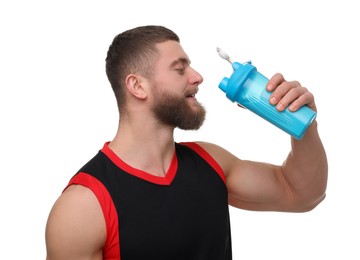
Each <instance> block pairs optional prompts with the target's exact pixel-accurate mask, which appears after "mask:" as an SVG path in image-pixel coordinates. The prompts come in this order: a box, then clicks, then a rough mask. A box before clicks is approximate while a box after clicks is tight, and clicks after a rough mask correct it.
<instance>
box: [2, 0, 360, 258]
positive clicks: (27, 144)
mask: <svg viewBox="0 0 360 260" xmlns="http://www.w3.org/2000/svg"><path fill="white" fill-rule="evenodd" d="M359 11H360V10H359V7H358V6H357V5H356V1H355V0H354V1H350V0H342V1H332V0H327V1H316V0H313V1H305V0H302V1H285V0H284V1H280V0H276V1H266V0H263V1H256V0H251V1H250V0H248V1H229V0H221V1H195V0H194V1H165V0H164V1H156V0H153V1H146V0H142V1H136V0H131V1H90V0H88V1H75V0H71V1H64V0H63V1H25V0H23V1H16V0H14V1H2V2H1V3H0V28H1V30H0V37H1V41H0V46H1V47H0V88H1V92H0V116H1V117H0V118H1V121H0V124H1V127H0V131H1V132H0V133H1V134H0V144H1V156H0V160H1V161H0V177H1V179H0V205H1V215H0V218H1V219H0V220H1V221H0V236H1V241H2V242H1V244H0V249H1V250H0V259H44V258H45V255H46V253H45V242H44V230H45V224H46V220H47V217H48V213H49V211H50V209H51V207H52V205H53V203H54V202H55V200H56V199H57V197H58V196H59V195H60V193H61V191H62V189H63V188H64V187H65V185H66V184H67V182H68V180H69V179H70V178H71V177H72V175H73V174H74V173H75V172H76V171H77V170H78V169H79V168H80V167H81V166H82V165H83V164H84V163H86V162H87V161H88V160H89V159H90V158H91V157H92V156H93V155H94V154H95V153H96V152H97V151H98V150H99V149H100V148H101V147H102V145H103V143H104V142H105V141H108V140H111V139H112V138H113V136H114V135H115V131H116V128H117V121H118V114H117V108H116V104H115V98H114V96H113V93H112V90H111V87H110V85H109V83H108V81H107V78H106V75H105V61H104V60H105V56H106V52H107V48H108V46H109V45H110V43H111V41H112V39H113V37H114V36H115V35H117V34H118V33H120V32H122V31H124V30H126V29H129V28H132V27H135V26H139V25H146V24H159V25H164V26H167V27H169V28H170V29H173V30H174V31H175V32H176V33H177V34H178V35H179V36H180V38H181V43H182V45H183V47H184V49H185V51H186V52H187V54H188V55H189V56H190V58H191V60H192V65H193V67H194V68H195V69H197V70H198V71H199V72H200V73H201V74H202V75H203V77H204V79H205V80H204V83H203V84H202V86H201V87H200V93H199V94H198V100H199V101H201V102H202V103H203V105H204V106H205V107H206V109H207V111H208V115H207V120H206V122H205V124H204V126H203V128H202V129H201V130H199V131H197V132H194V131H190V132H183V131H176V140H177V141H191V140H205V141H211V142H214V143H217V144H219V145H221V146H223V147H225V148H226V149H228V150H230V151H231V152H233V153H235V154H237V155H238V156H239V157H241V158H243V159H251V160H261V161H266V162H270V163H282V161H283V160H284V159H285V157H286V155H287V152H288V151H289V137H288V136H287V135H286V134H284V133H283V132H281V131H280V130H278V129H276V128H275V127H273V126H272V125H270V124H269V123H267V122H265V121H263V120H262V119H259V118H258V117H256V116H255V115H254V114H251V112H249V111H246V110H242V109H239V108H238V107H237V106H236V105H235V104H234V103H231V102H230V101H228V100H227V99H226V97H225V96H224V94H223V93H222V92H221V91H220V90H219V89H218V87H217V86H218V83H219V82H220V80H221V79H222V78H223V77H224V76H230V74H231V72H232V70H231V67H230V65H229V64H228V63H227V62H226V61H224V60H222V59H220V58H219V57H218V54H217V53H216V47H217V46H219V47H221V48H222V49H224V50H225V51H226V52H227V53H229V55H230V56H231V57H232V58H233V60H236V61H240V62H244V61H247V60H249V59H250V60H252V62H253V64H254V65H255V66H256V67H257V69H258V70H259V71H260V72H262V73H263V74H265V75H267V76H268V77H270V76H271V75H273V74H274V73H276V72H281V73H283V74H284V76H285V78H286V79H288V80H298V81H300V82H301V83H302V84H303V85H304V86H306V87H307V88H308V89H310V90H311V92H313V93H314V95H315V100H316V102H317V106H318V123H319V131H320V134H321V136H322V140H323V143H324V145H325V148H326V150H327V155H328V160H329V183H328V191H327V198H326V200H325V201H324V202H323V203H321V204H320V205H319V206H318V207H317V208H316V209H315V210H313V211H311V212H309V213H301V214H289V213H274V212H248V211H242V210H236V209H232V208H231V219H232V236H233V257H234V259H248V260H250V259H278V260H280V259H330V258H331V259H347V260H350V259H360V252H359V250H360V249H359V234H360V227H359V219H360V213H359V201H358V200H359V191H358V190H359V182H360V177H359V174H360V172H359V169H358V165H359V161H360V158H359V151H358V148H359V145H360V143H359V133H360V129H359V124H358V123H359V105H358V98H359V95H360V91H359V88H360V86H359V80H358V79H359V65H358V61H359V58H360V52H359V46H360V42H359V37H358V36H359V24H360V16H359V13H360V12H359ZM260 188H261V187H260Z"/></svg>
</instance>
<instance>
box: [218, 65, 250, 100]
mask: <svg viewBox="0 0 360 260" xmlns="http://www.w3.org/2000/svg"><path fill="white" fill-rule="evenodd" d="M232 67H233V69H234V72H233V73H232V75H231V77H230V79H229V78H226V77H225V78H223V80H222V81H221V82H220V84H219V88H220V89H221V90H222V91H224V92H225V93H226V97H227V98H229V99H230V100H231V101H235V100H236V98H237V95H238V94H239V92H240V89H241V87H242V86H243V84H244V83H245V81H246V80H247V79H248V77H249V74H250V73H251V72H252V71H253V70H256V68H255V67H254V66H253V65H251V63H245V64H241V63H239V62H234V63H233V64H232Z"/></svg>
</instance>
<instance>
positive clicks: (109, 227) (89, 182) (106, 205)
mask: <svg viewBox="0 0 360 260" xmlns="http://www.w3.org/2000/svg"><path fill="white" fill-rule="evenodd" d="M73 184H78V185H82V186H85V187H87V188H89V189H90V190H91V191H92V192H93V193H94V194H95V196H96V198H97V199H98V201H99V203H100V205H101V209H102V212H103V214H104V218H105V222H106V242H105V245H104V248H103V255H104V260H119V259H120V245H119V244H120V239H119V232H118V231H119V228H118V225H119V224H118V215H117V211H116V208H115V205H114V203H113V201H112V199H111V196H110V194H109V192H108V190H107V189H106V188H105V186H104V185H103V184H102V183H101V182H100V181H99V180H98V179H96V178H95V177H94V176H92V175H90V174H87V173H84V172H80V173H78V174H77V175H75V176H74V177H73V178H72V179H71V180H70V182H69V184H68V186H67V187H69V186H70V185H73ZM67 187H66V188H67ZM66 188H65V189H66ZM65 189H64V190H65Z"/></svg>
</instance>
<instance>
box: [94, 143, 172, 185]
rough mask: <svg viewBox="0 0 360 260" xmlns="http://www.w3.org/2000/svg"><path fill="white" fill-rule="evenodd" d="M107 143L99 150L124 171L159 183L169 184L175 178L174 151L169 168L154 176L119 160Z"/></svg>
mask: <svg viewBox="0 0 360 260" xmlns="http://www.w3.org/2000/svg"><path fill="white" fill-rule="evenodd" d="M109 143H110V142H106V143H105V144H104V147H103V148H102V149H101V151H102V152H103V153H104V154H105V155H106V156H107V157H108V158H109V159H110V160H111V161H112V162H113V163H114V164H116V165H117V166H118V167H119V168H121V169H122V170H124V171H126V172H127V173H129V174H131V175H133V176H136V177H138V178H140V179H143V180H146V181H148V182H151V183H155V184H159V185H170V184H171V183H172V181H173V180H174V178H175V175H176V172H177V168H178V160H177V156H176V152H174V155H173V158H172V160H171V163H170V166H169V169H168V170H167V172H166V174H165V176H156V175H153V174H150V173H147V172H145V171H142V170H139V169H136V168H134V167H132V166H130V165H128V164H127V163H126V162H124V161H123V160H121V159H120V158H119V157H118V156H117V155H116V154H115V153H114V152H113V151H112V150H111V149H110V148H109Z"/></svg>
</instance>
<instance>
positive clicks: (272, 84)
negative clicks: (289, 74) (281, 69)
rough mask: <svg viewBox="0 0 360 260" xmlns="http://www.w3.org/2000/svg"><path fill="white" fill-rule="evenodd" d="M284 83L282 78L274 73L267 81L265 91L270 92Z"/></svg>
mask: <svg viewBox="0 0 360 260" xmlns="http://www.w3.org/2000/svg"><path fill="white" fill-rule="evenodd" d="M284 81H285V78H284V76H283V75H282V74H280V73H276V74H275V75H274V76H272V77H271V78H270V79H269V81H268V83H267V84H266V90H267V91H269V92H272V91H274V90H275V89H276V88H277V87H278V86H279V85H280V84H281V83H283V82H284Z"/></svg>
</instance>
